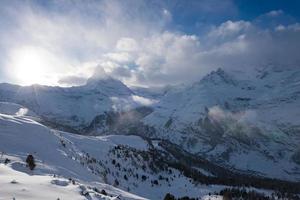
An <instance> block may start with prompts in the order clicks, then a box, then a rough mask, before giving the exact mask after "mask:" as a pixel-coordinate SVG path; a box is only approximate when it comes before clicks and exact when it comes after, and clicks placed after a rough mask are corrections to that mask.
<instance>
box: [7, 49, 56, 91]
mask: <svg viewBox="0 0 300 200" xmlns="http://www.w3.org/2000/svg"><path fill="white" fill-rule="evenodd" d="M47 54H48V53H47V52H46V51H45V50H44V49H41V48H38V47H31V46H29V47H22V48H19V49H17V50H14V51H13V52H12V54H11V64H10V68H11V69H12V70H11V72H12V73H13V76H14V79H16V82H18V83H19V84H21V85H32V84H47V85H49V84H52V82H53V80H51V77H50V76H49V71H50V70H51V61H49V55H47Z"/></svg>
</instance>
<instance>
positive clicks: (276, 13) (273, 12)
mask: <svg viewBox="0 0 300 200" xmlns="http://www.w3.org/2000/svg"><path fill="white" fill-rule="evenodd" d="M282 14H283V11H282V10H272V11H270V12H268V13H266V15H267V16H269V17H276V16H279V15H282Z"/></svg>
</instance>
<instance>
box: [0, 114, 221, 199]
mask: <svg viewBox="0 0 300 200" xmlns="http://www.w3.org/2000/svg"><path fill="white" fill-rule="evenodd" d="M0 138H1V140H0V152H1V157H0V163H3V162H4V160H5V159H6V158H8V159H9V160H10V162H9V163H8V164H7V166H4V165H3V164H0V180H1V181H0V184H1V186H3V187H1V188H0V199H1V198H4V199H5V198H12V197H13V196H14V197H16V199H18V198H21V199H23V198H24V199H41V198H43V199H52V198H58V197H59V198H61V199H85V198H88V197H84V196H82V195H81V194H80V193H82V190H83V189H82V187H84V188H86V189H84V191H85V190H86V191H89V195H90V197H91V198H92V199H110V198H109V197H103V195H102V196H101V195H100V194H99V191H101V190H102V189H104V190H105V191H106V192H107V193H108V194H110V195H112V196H117V195H121V199H144V198H146V199H163V197H164V196H165V194H166V193H168V192H171V193H172V194H175V195H178V196H184V195H189V196H196V197H201V196H204V195H207V194H208V193H210V192H214V191H218V190H220V189H222V188H223V186H204V185H196V184H194V183H193V182H191V181H190V179H189V178H187V177H185V176H182V175H181V173H180V172H179V171H178V170H176V169H172V171H173V173H172V181H171V182H170V183H169V182H167V181H164V180H159V176H162V177H168V178H170V175H169V174H168V173H167V172H164V171H161V172H158V173H154V171H153V170H151V169H150V168H149V166H148V165H147V164H146V166H145V167H142V166H143V165H145V163H144V162H143V161H142V160H140V159H141V158H139V156H141V155H142V154H141V155H139V152H141V153H145V154H148V152H149V151H150V149H149V148H150V147H149V145H148V143H147V142H146V141H145V140H143V139H141V138H140V137H138V136H101V137H100V136H99V137H92V136H81V135H74V134H71V133H65V132H59V131H55V130H51V129H49V128H47V127H45V126H43V125H41V124H39V123H37V122H36V121H34V120H32V119H30V118H27V117H26V116H16V115H6V114H0ZM116 151H117V152H118V153H116ZM126 152H127V153H129V154H130V155H132V156H128V155H127V156H125V155H124V153H126ZM127 153H126V154H127ZM28 154H32V155H33V156H34V157H35V160H36V163H37V167H36V168H35V169H34V171H30V170H29V169H28V168H27V167H26V165H25V162H24V160H25V158H26V156H27V155H28ZM135 159H137V160H135ZM113 160H115V161H113ZM118 163H119V164H118ZM133 163H135V164H133ZM8 166H9V167H8ZM124 169H126V170H125V171H124ZM136 174H138V176H139V177H135V175H136ZM125 175H126V176H127V177H128V178H126V179H127V180H126V179H125V178H124V177H125ZM142 176H145V177H146V180H143V178H142ZM173 176H174V177H173ZM69 178H72V179H73V180H76V184H75V185H73V184H72V183H71V182H70V181H69V180H68V179H69ZM12 180H16V181H17V182H18V183H16V184H14V183H10V182H11V181H12ZM116 180H118V184H116ZM154 180H159V183H158V184H156V183H155V182H153V181H154ZM116 187H118V188H121V190H120V189H117V188H116ZM95 188H97V190H95ZM46 190H47V191H52V193H51V195H48V196H47V195H46V194H45V193H44V192H41V191H46ZM125 191H127V192H125ZM132 193H133V194H132ZM134 194H137V195H138V196H137V195H134Z"/></svg>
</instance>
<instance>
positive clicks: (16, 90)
mask: <svg viewBox="0 0 300 200" xmlns="http://www.w3.org/2000/svg"><path fill="white" fill-rule="evenodd" d="M0 101H2V102H14V103H17V104H20V105H23V106H26V107H27V108H29V109H30V110H32V111H34V112H35V113H37V114H38V115H39V116H40V117H41V118H42V119H43V120H44V121H47V122H51V124H52V125H53V124H57V125H61V126H66V127H69V128H72V129H71V130H74V131H79V130H82V129H83V128H85V127H88V126H90V125H91V123H92V121H93V120H94V119H95V117H96V116H100V118H101V117H106V113H108V112H120V111H128V110H131V109H134V108H137V107H140V106H145V105H150V104H151V103H152V100H151V99H147V98H144V97H140V96H138V95H135V93H133V92H132V91H131V90H130V89H129V88H128V87H127V86H125V85H124V84H123V83H122V82H121V81H119V80H115V79H113V78H111V77H101V78H98V77H94V76H93V77H91V78H90V79H89V80H88V81H87V83H86V84H85V85H83V86H78V87H69V88H62V87H50V86H41V85H33V86H26V87H21V86H17V85H11V84H0ZM98 118H99V117H98ZM98 128H100V129H101V128H105V127H104V125H103V127H100V126H98Z"/></svg>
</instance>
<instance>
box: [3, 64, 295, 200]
mask: <svg viewBox="0 0 300 200" xmlns="http://www.w3.org/2000/svg"><path fill="white" fill-rule="evenodd" d="M0 102H1V103H0V113H1V114H0V139H1V140H0V152H2V157H1V162H4V161H5V159H6V158H8V159H9V160H10V162H9V163H8V164H7V165H6V166H4V165H1V164H0V176H1V173H2V174H5V173H8V174H11V176H14V177H16V178H18V179H20V180H22V181H24V183H25V182H26V184H29V183H32V184H33V185H34V184H45V185H46V186H45V187H48V189H49V190H53V192H54V194H55V195H56V194H59V192H58V191H60V189H59V190H55V187H58V186H60V185H65V187H66V188H68V190H67V193H68V195H71V196H72V195H75V196H77V195H80V193H81V194H89V196H85V197H86V198H90V199H113V198H115V197H116V196H117V195H121V196H122V198H124V199H143V198H145V199H163V197H164V196H165V195H166V194H167V193H171V194H174V195H175V196H177V197H180V196H190V197H201V198H206V197H205V195H208V194H209V193H214V192H219V191H221V190H222V189H224V188H225V187H228V186H242V185H247V186H252V187H256V188H260V189H267V190H268V192H264V193H266V194H270V193H271V192H272V191H269V190H280V189H281V190H287V191H290V192H291V191H292V192H293V191H295V190H298V189H299V188H300V186H299V184H298V183H296V182H292V181H298V182H299V180H300V149H299V147H298V144H299V142H300V135H299V134H298V133H299V132H300V118H299V116H300V110H299V109H298V108H300V70H295V69H293V70H290V69H282V68H276V67H266V68H264V69H260V70H256V71H255V72H252V73H251V74H247V76H245V73H239V72H231V71H229V72H227V71H226V72H225V71H224V70H222V69H218V70H216V71H213V72H211V73H210V74H208V75H207V76H205V77H204V78H202V79H201V80H200V81H199V82H196V83H194V84H191V85H188V86H182V85H181V86H178V87H177V86H174V87H168V88H163V89H155V90H152V89H151V88H150V89H145V88H144V89H141V88H133V89H130V88H128V87H127V86H126V85H124V84H123V83H122V82H120V81H118V80H115V79H112V78H111V77H107V76H105V77H98V76H97V75H95V76H93V77H91V78H90V79H89V80H88V81H87V83H86V84H85V85H83V86H77V87H69V88H62V87H49V86H41V85H33V86H26V87H22V86H17V85H11V84H6V83H3V84H0ZM64 131H65V132H64ZM74 133H76V134H74ZM86 135H98V136H86ZM28 154H33V155H34V156H35V158H36V160H37V168H36V169H35V170H34V172H31V171H28V169H27V168H26V167H25V164H24V160H25V158H26V156H27V155H28ZM30 173H33V174H32V175H33V176H44V178H39V179H40V180H42V181H45V182H43V183H40V182H31V181H30V176H29V177H27V174H30ZM54 174H55V177H53V175H54ZM6 178H7V177H6ZM68 178H72V180H73V179H74V180H76V184H72V181H69V180H68ZM270 178H274V179H270ZM279 179H280V180H279ZM0 180H1V179H0ZM5 180H7V179H5ZM229 180H230V181H229ZM49 181H50V183H49ZM0 183H1V182H0ZM52 183H54V184H52ZM3 184H4V183H3ZM205 185H208V186H205ZM5 186H6V188H7V189H6V190H5V191H6V192H5V193H4V194H5V195H6V196H5V197H8V198H12V193H9V192H8V191H11V190H13V189H12V186H11V185H10V184H8V183H6V185H5ZM19 187H20V185H18V188H19ZM53 187H54V188H53ZM282 187H284V189H282ZM83 188H84V189H83ZM117 188H119V189H117ZM102 189H104V190H105V191H106V192H107V193H108V194H109V195H104V194H102V193H103V192H102V193H101V192H100V191H101V190H102ZM258 190H259V189H258ZM25 191H26V189H25ZM125 191H126V192H125ZM0 192H1V190H0ZM18 195H24V193H22V192H21V193H20V194H19V193H18ZM41 195H43V194H40V193H37V196H29V197H28V199H32V198H35V199H38V198H42V197H41ZM109 196H110V197H109ZM85 197H82V196H81V197H80V196H79V197H78V199H82V198H85ZM60 198H63V196H61V197H60ZM76 198H77V197H76ZM76 198H74V199H76ZM209 198H210V197H209ZM216 198H217V196H216Z"/></svg>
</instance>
